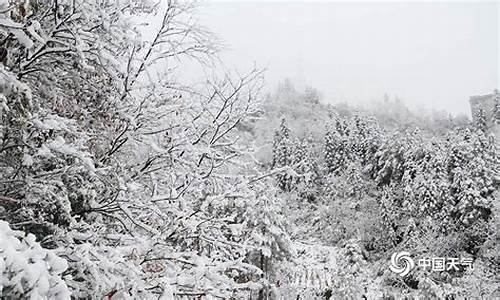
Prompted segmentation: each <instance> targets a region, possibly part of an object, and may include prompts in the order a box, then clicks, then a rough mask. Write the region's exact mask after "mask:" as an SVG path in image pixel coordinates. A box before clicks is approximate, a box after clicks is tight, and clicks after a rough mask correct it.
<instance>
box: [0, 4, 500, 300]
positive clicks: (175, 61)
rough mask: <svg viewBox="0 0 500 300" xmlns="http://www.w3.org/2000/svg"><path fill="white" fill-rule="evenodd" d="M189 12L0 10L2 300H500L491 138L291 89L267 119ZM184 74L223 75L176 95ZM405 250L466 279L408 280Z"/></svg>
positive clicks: (477, 130)
mask: <svg viewBox="0 0 500 300" xmlns="http://www.w3.org/2000/svg"><path fill="white" fill-rule="evenodd" d="M192 9H193V6H192V5H191V4H190V3H186V2H177V1H161V2H160V3H159V4H155V3H150V2H145V1H139V0H137V1H136V0H127V1H114V0H105V1H102V0H99V1H96V0H90V1H89V0H71V1H69V0H58V1H51V0H47V1H0V43H1V44H0V58H1V59H0V61H1V65H0V240H1V243H0V276H1V277H0V297H1V298H32V299H39V298H42V299H45V298H50V299H52V298H54V299H67V298H68V297H70V295H71V297H72V298H75V299H78V298H83V299H89V298H91V299H101V298H106V297H107V298H108V299H121V298H131V299H158V298H160V299H175V298H188V299H199V298H202V299H213V298H220V299H228V298H236V299H256V298H257V299H268V298H279V297H282V298H284V299H291V298H296V297H297V296H298V297H302V298H307V299H312V298H314V297H322V298H328V297H334V298H339V297H348V298H349V297H351V298H352V297H354V298H360V297H362V296H366V297H380V296H383V295H388V294H393V295H397V294H407V295H414V296H430V297H432V296H441V297H445V296H447V295H451V294H453V295H457V296H467V297H477V296H478V295H480V296H488V297H490V296H491V297H494V296H498V291H495V288H496V286H498V279H497V278H495V276H494V275H495V274H498V272H499V270H498V266H499V265H500V257H499V249H498V247H499V246H498V239H499V238H500V237H499V235H498V230H496V228H498V225H499V222H500V219H499V216H500V207H499V204H498V173H499V158H498V149H497V148H496V147H497V146H496V144H495V141H494V139H493V138H492V137H491V136H490V135H489V132H488V129H487V128H486V127H484V126H482V125H481V124H482V123H479V126H466V124H464V123H463V120H459V119H453V118H450V117H449V116H446V118H445V120H441V119H439V120H438V119H436V118H435V120H434V121H435V122H431V123H430V124H431V125H429V122H428V121H429V120H428V119H425V118H423V119H419V118H412V121H411V122H404V124H403V122H402V119H408V118H406V117H407V116H409V115H410V112H409V111H408V110H407V109H405V108H404V107H403V106H402V104H401V103H399V102H398V103H393V105H391V103H390V101H389V102H385V103H384V105H385V106H388V107H392V108H393V109H392V110H389V109H388V110H387V111H392V112H393V115H395V116H398V117H397V118H395V119H393V118H389V117H388V116H387V115H383V114H381V113H380V112H379V111H371V112H370V111H355V110H354V109H352V108H350V107H348V106H345V105H337V106H326V105H324V104H322V103H321V101H320V100H321V99H320V98H321V97H320V94H319V93H318V92H317V91H316V90H315V89H313V88H307V89H306V90H305V91H304V92H300V91H297V90H295V89H294V88H293V85H292V84H291V83H290V82H289V81H286V82H285V83H283V84H282V85H281V86H280V87H279V88H278V90H277V91H276V92H275V93H273V94H270V95H268V97H267V98H266V99H265V101H263V103H262V102H261V101H260V100H261V98H260V97H259V91H260V88H261V84H262V72H261V71H259V70H251V71H250V72H248V74H246V75H238V76H235V75H234V74H231V73H230V72H227V71H225V70H223V72H218V70H219V69H217V68H218V67H219V66H218V64H217V59H216V53H217V51H218V50H219V45H218V43H217V42H216V41H217V39H216V38H215V37H214V36H213V34H211V33H210V32H208V31H207V30H206V29H204V28H203V27H201V26H199V25H198V24H197V23H196V22H195V21H194V19H193V18H192V13H193V12H192ZM146 18H153V19H157V20H158V22H156V23H155V24H149V25H143V24H142V23H141V21H142V20H143V19H146ZM141 26H148V27H147V30H145V29H144V28H142V27H141ZM145 31H148V32H152V33H153V34H152V36H151V37H144V36H141V32H145ZM186 61H190V62H192V61H194V62H196V63H199V64H202V65H203V66H205V67H209V68H212V69H213V70H214V72H213V73H214V74H222V75H221V76H213V77H209V78H207V80H206V81H205V82H204V83H203V84H201V85H190V84H187V83H185V82H180V81H178V80H176V78H177V75H178V74H179V73H180V72H182V71H183V67H184V63H185V62H186ZM421 124H426V126H418V125H421ZM457 125H464V126H461V127H460V128H455V127H457ZM429 126H430V127H432V128H431V129H433V130H428V129H429V128H428V127H429ZM417 127H422V130H418V129H416V128H417ZM398 129H402V130H399V131H397V130H398ZM401 249H404V250H406V251H411V252H412V253H413V254H414V255H419V254H429V255H430V254H432V255H436V256H445V255H447V256H467V257H471V258H473V259H474V270H463V269H461V270H459V271H456V272H442V273H426V272H420V271H419V272H417V271H416V272H413V273H411V274H410V275H409V276H407V277H405V278H400V277H398V276H397V275H395V274H391V273H390V271H389V270H388V268H387V260H388V259H389V257H390V255H391V254H392V253H393V252H394V251H399V250H401ZM470 286H473V287H474V288H470ZM495 293H496V294H495Z"/></svg>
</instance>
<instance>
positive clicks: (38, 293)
mask: <svg viewBox="0 0 500 300" xmlns="http://www.w3.org/2000/svg"><path fill="white" fill-rule="evenodd" d="M0 241H1V242H0V298H28V299H61V300H63V299H69V297H70V290H69V289H68V287H67V286H66V283H65V282H64V280H63V277H62V274H63V272H64V271H65V270H66V268H67V263H66V261H65V260H64V259H62V258H60V257H58V256H57V255H56V254H55V253H54V251H51V250H47V249H44V248H42V247H41V246H40V244H39V243H38V242H36V240H35V236H34V235H32V234H28V235H26V234H25V233H23V232H21V231H15V230H12V229H10V227H9V225H8V223H7V222H4V221H0Z"/></svg>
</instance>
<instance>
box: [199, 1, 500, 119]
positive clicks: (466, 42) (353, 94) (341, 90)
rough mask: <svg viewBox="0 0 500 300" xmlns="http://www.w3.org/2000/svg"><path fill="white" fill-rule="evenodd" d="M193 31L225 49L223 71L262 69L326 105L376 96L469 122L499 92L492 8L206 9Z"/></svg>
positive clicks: (298, 5)
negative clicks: (480, 101)
mask: <svg viewBox="0 0 500 300" xmlns="http://www.w3.org/2000/svg"><path fill="white" fill-rule="evenodd" d="M198 12H199V14H198V17H199V18H200V22H201V23H202V24H204V25H206V26H207V27H208V28H210V29H211V30H212V31H214V32H215V33H217V35H218V36H219V37H220V38H221V39H222V40H223V41H224V43H225V44H226V48H225V51H224V52H223V53H222V54H221V56H222V59H223V61H224V62H225V64H226V66H227V67H229V68H233V69H238V70H245V69H249V68H251V67H252V66H253V65H254V64H256V65H257V66H260V67H266V68H267V73H266V87H267V88H268V89H272V88H273V87H274V86H276V84H277V83H278V82H279V81H282V80H283V79H285V78H290V79H291V80H292V81H293V82H294V84H295V86H296V87H297V88H303V87H304V86H312V87H315V88H317V89H319V90H320V91H321V92H322V94H323V100H322V101H324V102H326V103H337V102H347V103H349V104H360V103H361V104H366V103H369V102H371V101H374V100H378V99H382V97H383V96H384V94H388V95H389V96H390V97H391V98H393V97H398V98H399V99H401V100H402V101H403V102H404V103H405V104H406V105H408V106H410V107H413V108H420V109H422V108H425V109H432V110H446V111H448V112H450V113H453V114H462V113H465V114H468V115H470V109H469V103H468V100H469V97H470V96H472V95H477V94H487V93H490V92H491V91H492V90H493V89H495V88H496V87H497V86H498V81H499V76H498V61H499V56H498V50H499V49H498V40H499V38H498V36H499V31H498V4H497V3H495V2H482V3H473V2H470V3H454V2H432V3H417V2H407V3H396V2H350V3H348V2H313V3H310V2H291V1H287V2H267V1H257V2H255V1H252V2H250V1H231V2H219V1H206V2H202V3H201V5H200V8H199V10H198Z"/></svg>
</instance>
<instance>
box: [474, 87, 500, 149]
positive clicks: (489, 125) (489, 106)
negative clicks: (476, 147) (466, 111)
mask: <svg viewBox="0 0 500 300" xmlns="http://www.w3.org/2000/svg"><path fill="white" fill-rule="evenodd" d="M470 107H471V113H472V121H473V122H474V124H476V125H480V123H483V124H484V126H486V129H488V131H490V132H492V133H493V134H495V136H496V138H497V142H498V141H500V93H499V92H498V91H497V90H495V91H493V93H491V94H487V95H479V96H472V97H470Z"/></svg>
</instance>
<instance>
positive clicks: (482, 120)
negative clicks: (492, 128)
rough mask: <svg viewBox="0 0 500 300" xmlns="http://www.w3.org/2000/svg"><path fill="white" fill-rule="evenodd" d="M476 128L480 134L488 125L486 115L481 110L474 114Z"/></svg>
mask: <svg viewBox="0 0 500 300" xmlns="http://www.w3.org/2000/svg"><path fill="white" fill-rule="evenodd" d="M476 128H477V129H479V130H481V131H482V132H486V130H488V123H487V121H486V113H485V111H484V109H483V108H479V109H478V110H477V112H476Z"/></svg>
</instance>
